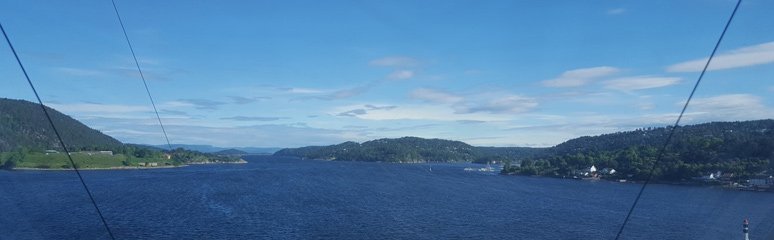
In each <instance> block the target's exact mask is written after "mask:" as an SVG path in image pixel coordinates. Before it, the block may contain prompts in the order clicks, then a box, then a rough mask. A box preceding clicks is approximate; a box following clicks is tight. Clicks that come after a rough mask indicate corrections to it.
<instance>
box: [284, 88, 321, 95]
mask: <svg viewBox="0 0 774 240" xmlns="http://www.w3.org/2000/svg"><path fill="white" fill-rule="evenodd" d="M286 90H287V92H289V93H298V94H312V93H322V92H325V91H323V90H320V89H313V88H289V89H286Z"/></svg>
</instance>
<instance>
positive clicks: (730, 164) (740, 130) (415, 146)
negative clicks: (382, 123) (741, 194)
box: [275, 119, 774, 180]
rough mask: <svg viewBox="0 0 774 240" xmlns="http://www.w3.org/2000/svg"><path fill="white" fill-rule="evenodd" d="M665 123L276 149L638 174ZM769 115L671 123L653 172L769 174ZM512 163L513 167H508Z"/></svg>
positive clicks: (559, 172) (773, 127) (772, 145)
mask: <svg viewBox="0 0 774 240" xmlns="http://www.w3.org/2000/svg"><path fill="white" fill-rule="evenodd" d="M669 130H670V128H666V127H661V128H643V129H637V130H634V131H627V132H617V133H611V134H603V135H599V136H593V137H579V138H575V139H571V140H568V141H566V142H564V143H561V144H559V145H557V146H554V147H550V148H524V147H474V146H471V145H468V144H466V143H463V142H459V141H450V140H441V139H422V138H416V137H404V138H397V139H378V140H373V141H368V142H364V143H362V144H359V143H356V142H345V143H341V144H337V145H331V146H312V147H302V148H290V149H283V150H281V151H279V152H277V153H275V155H278V156H296V157H302V158H309V159H325V160H343V161H381V162H428V161H430V162H480V163H485V162H491V161H497V162H510V163H513V164H508V165H509V167H506V169H505V172H515V173H520V174H527V175H552V176H567V175H572V174H573V173H574V172H577V171H578V170H580V169H587V168H589V167H590V166H592V165H595V166H596V167H597V168H599V169H603V168H613V169H616V170H617V175H616V177H624V178H630V179H644V178H646V177H647V176H648V173H649V170H650V167H651V166H653V164H654V163H655V161H656V158H657V153H658V150H659V148H660V147H661V146H662V145H663V144H664V141H665V140H666V137H667V136H668V134H669ZM773 159H774V120H771V119H768V120H756V121H744V122H713V123H705V124H697V125H689V126H681V127H678V128H677V129H676V132H675V135H674V137H673V139H672V141H671V142H670V144H669V145H668V148H667V150H666V152H665V154H664V157H663V160H662V162H661V163H659V165H658V166H656V170H655V172H654V176H655V177H656V179H663V180H685V179H690V178H692V177H696V176H700V175H703V174H706V173H709V172H717V171H721V172H724V173H733V176H734V178H738V179H741V178H744V177H748V176H751V175H755V174H762V173H774V171H772V169H774V160H773ZM511 166H512V167H511Z"/></svg>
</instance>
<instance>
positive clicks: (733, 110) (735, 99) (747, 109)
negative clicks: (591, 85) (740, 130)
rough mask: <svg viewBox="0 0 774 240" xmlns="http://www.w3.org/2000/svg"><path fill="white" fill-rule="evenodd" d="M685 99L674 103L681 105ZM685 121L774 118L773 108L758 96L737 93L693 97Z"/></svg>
mask: <svg viewBox="0 0 774 240" xmlns="http://www.w3.org/2000/svg"><path fill="white" fill-rule="evenodd" d="M683 104H685V101H681V102H677V103H675V105H676V106H682V105H683ZM685 118H686V120H687V123H697V122H708V121H742V120H755V119H765V118H774V109H772V108H769V107H766V105H765V104H764V103H763V98H762V97H760V96H756V95H752V94H746V93H737V94H725V95H718V96H711V97H703V98H695V99H693V100H691V104H690V105H688V115H687V116H686V117H685Z"/></svg>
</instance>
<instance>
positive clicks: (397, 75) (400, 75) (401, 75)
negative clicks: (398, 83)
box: [387, 70, 414, 80]
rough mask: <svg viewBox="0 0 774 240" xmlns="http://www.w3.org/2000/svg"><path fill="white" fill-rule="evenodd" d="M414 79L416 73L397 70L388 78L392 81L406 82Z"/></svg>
mask: <svg viewBox="0 0 774 240" xmlns="http://www.w3.org/2000/svg"><path fill="white" fill-rule="evenodd" d="M412 77H414V71H412V70H397V71H394V72H392V73H390V75H388V76H387V78H388V79H391V80H404V79H409V78H412Z"/></svg>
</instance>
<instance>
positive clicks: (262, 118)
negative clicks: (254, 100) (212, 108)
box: [220, 116, 286, 122]
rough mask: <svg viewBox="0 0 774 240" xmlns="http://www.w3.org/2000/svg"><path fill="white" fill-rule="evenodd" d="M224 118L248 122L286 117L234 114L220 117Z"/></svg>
mask: <svg viewBox="0 0 774 240" xmlns="http://www.w3.org/2000/svg"><path fill="white" fill-rule="evenodd" d="M220 119H222V120H234V121H247V122H253V121H258V122H269V121H277V120H280V119H286V118H284V117H249V116H233V117H222V118H220Z"/></svg>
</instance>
